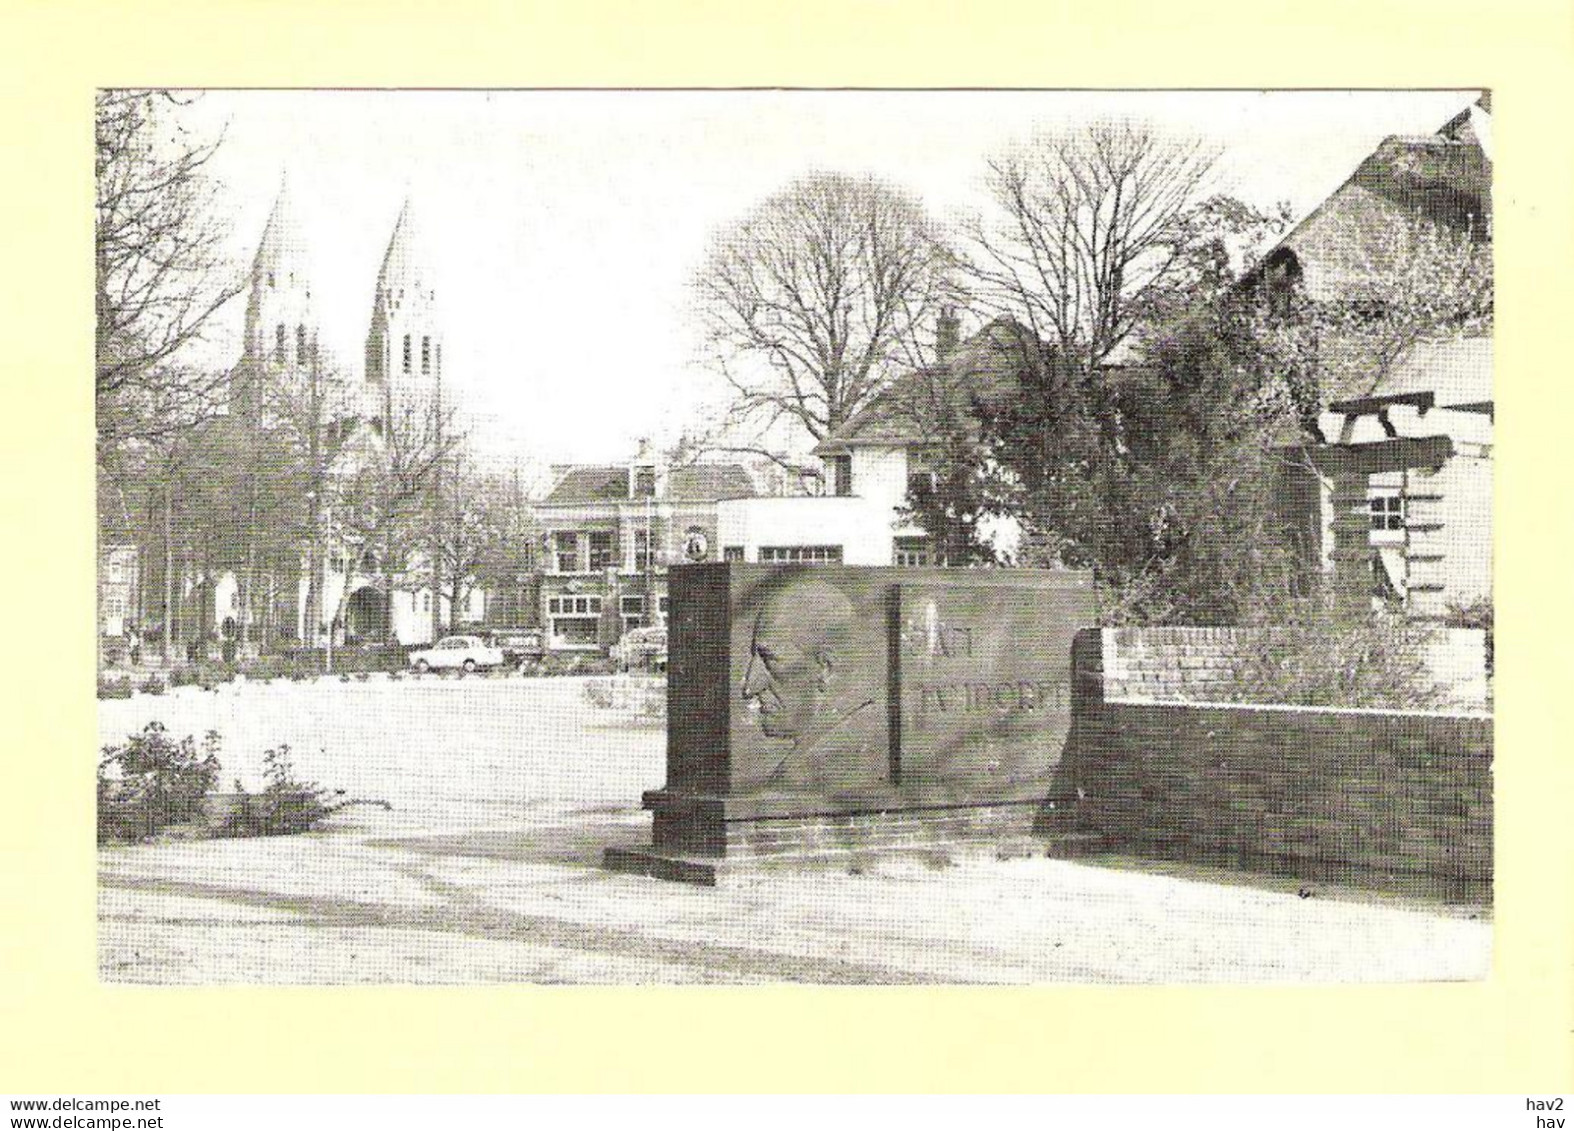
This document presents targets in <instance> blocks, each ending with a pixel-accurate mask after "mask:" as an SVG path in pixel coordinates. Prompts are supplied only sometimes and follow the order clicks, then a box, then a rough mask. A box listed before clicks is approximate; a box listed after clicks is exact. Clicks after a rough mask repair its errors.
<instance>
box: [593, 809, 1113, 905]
mask: <svg viewBox="0 0 1574 1131" xmlns="http://www.w3.org/2000/svg"><path fill="white" fill-rule="evenodd" d="M651 807H652V808H653V809H655V823H654V836H653V838H652V844H650V845H649V846H648V847H646V846H642V847H639V848H608V849H607V850H606V852H605V853H604V855H603V858H602V862H603V865H604V866H605V867H606V868H608V869H610V870H612V871H617V872H627V873H633V874H636V875H643V876H650V877H652V878H655V879H662V880H673V881H677V882H682V883H694V884H704V885H715V884H716V883H717V882H718V881H719V880H721V879H722V878H723V877H724V876H725V875H727V874H729V873H736V872H739V871H749V872H753V871H757V870H759V869H761V868H765V867H781V866H794V867H814V866H846V865H847V864H848V863H849V862H851V861H853V860H855V859H857V858H859V857H864V856H876V857H880V858H886V857H894V856H902V855H914V856H920V857H922V856H926V855H933V854H934V853H937V852H942V851H944V852H946V853H948V854H950V853H953V852H956V851H968V850H971V851H980V852H989V853H991V854H993V855H995V856H998V857H1002V858H1010V857H1021V856H1041V855H1046V854H1047V855H1051V856H1056V857H1067V858H1069V857H1074V856H1087V855H1092V854H1093V853H1096V852H1098V851H1101V850H1102V848H1103V840H1102V838H1101V837H1099V836H1098V835H1097V834H1093V833H1088V832H1082V831H1077V830H1076V829H1075V828H1074V827H1072V824H1071V822H1070V821H1069V820H1063V819H1061V818H1060V817H1059V815H1058V814H1057V812H1056V811H1055V810H1053V809H1051V808H1049V807H1048V806H1047V805H1046V804H1045V803H1044V802H1041V801H1038V802H1017V803H1009V804H998V805H972V806H961V807H949V808H936V809H908V810H897V811H877V812H865V813H834V814H808V815H781V816H747V817H739V816H729V815H728V812H727V809H728V806H727V805H726V804H725V803H724V802H723V801H721V799H715V802H714V803H703V804H696V803H695V802H694V800H693V799H688V800H687V801H686V802H685V803H684V804H681V805H676V806H670V807H669V806H664V805H662V804H661V803H660V801H659V800H658V801H657V802H656V803H655V804H653V805H651ZM745 808H746V809H748V808H751V807H745Z"/></svg>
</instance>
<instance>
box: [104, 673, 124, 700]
mask: <svg viewBox="0 0 1574 1131" xmlns="http://www.w3.org/2000/svg"><path fill="white" fill-rule="evenodd" d="M98 697H99V698H100V699H130V698H131V677H130V676H129V675H127V676H120V677H118V678H117V677H115V676H99V677H98Z"/></svg>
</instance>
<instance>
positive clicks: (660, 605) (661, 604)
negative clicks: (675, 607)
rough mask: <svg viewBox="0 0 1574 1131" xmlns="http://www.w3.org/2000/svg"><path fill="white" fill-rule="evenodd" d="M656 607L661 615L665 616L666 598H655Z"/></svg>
mask: <svg viewBox="0 0 1574 1131" xmlns="http://www.w3.org/2000/svg"><path fill="white" fill-rule="evenodd" d="M656 608H657V609H658V610H660V612H661V615H662V616H664V617H665V616H666V615H667V599H666V598H665V597H660V598H657V600H656Z"/></svg>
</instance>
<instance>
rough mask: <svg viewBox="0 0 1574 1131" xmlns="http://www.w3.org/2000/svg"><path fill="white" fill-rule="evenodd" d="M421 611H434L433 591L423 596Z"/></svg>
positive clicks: (424, 593) (426, 592)
mask: <svg viewBox="0 0 1574 1131" xmlns="http://www.w3.org/2000/svg"><path fill="white" fill-rule="evenodd" d="M421 611H422V612H423V613H429V612H431V611H432V591H431V590H430V589H428V590H426V591H425V592H423V593H422V594H421Z"/></svg>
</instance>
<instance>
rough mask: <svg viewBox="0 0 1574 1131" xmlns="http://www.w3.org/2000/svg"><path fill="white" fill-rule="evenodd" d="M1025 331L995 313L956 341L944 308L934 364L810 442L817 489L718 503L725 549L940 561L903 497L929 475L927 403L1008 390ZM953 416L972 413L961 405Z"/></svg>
mask: <svg viewBox="0 0 1574 1131" xmlns="http://www.w3.org/2000/svg"><path fill="white" fill-rule="evenodd" d="M1022 333H1023V331H1022V330H1021V328H1020V327H1018V326H1016V325H1014V324H1012V323H1009V322H1007V321H1005V320H997V321H995V322H991V323H990V324H988V325H986V326H985V327H983V328H982V329H981V330H979V332H978V333H976V334H974V335H973V336H972V337H970V338H968V339H967V340H965V341H959V340H958V321H957V318H956V315H955V313H954V312H951V311H947V312H945V313H944V314H943V315H942V317H941V320H940V325H939V327H938V332H937V334H936V343H935V352H936V355H937V356H938V358H939V360H938V361H937V362H936V364H934V365H932V366H929V367H926V368H924V369H920V370H916V371H913V372H910V373H906V374H903V375H902V376H901V377H899V378H897V379H896V380H895V381H894V382H892V384H891V385H890V386H888V387H887V388H886V389H885V390H883V391H882V392H880V393H879V394H877V395H876V396H874V397H873V398H872V399H871V400H870V402H869V403H868V404H867V405H866V406H865V407H864V408H862V409H861V410H860V411H858V412H857V413H855V414H854V415H853V416H852V418H851V419H849V420H848V421H847V422H846V423H845V424H844V425H842V426H841V427H840V428H837V429H835V430H834V431H833V432H832V433H831V434H830V435H829V436H827V437H826V438H825V439H824V440H823V441H822V442H821V443H820V444H819V445H818V446H816V447H815V449H814V455H815V456H816V457H817V458H818V459H819V460H820V462H821V464H822V465H823V468H824V474H823V476H822V477H821V479H820V480H819V481H818V482H819V485H820V487H819V490H818V493H817V494H814V495H806V496H797V497H786V498H762V499H739V500H734V501H730V502H724V503H722V504H721V506H720V507H719V508H718V524H719V532H720V535H721V541H722V553H723V556H724V557H725V558H727V559H730V560H735V561H744V562H761V563H783V562H821V563H832V564H834V563H841V564H845V565H869V566H892V565H895V566H934V565H944V564H946V563H945V562H944V560H943V557H942V555H941V554H940V552H939V550H938V548H937V547H936V546H935V544H934V541H933V539H932V538H930V536H929V535H928V533H927V532H926V531H925V530H924V529H923V528H922V527H921V526H920V525H918V524H917V523H915V522H914V520H913V517H912V515H911V514H910V513H909V512H908V503H909V500H910V499H911V498H916V497H918V496H920V495H922V494H923V493H924V492H925V491H927V490H930V489H931V488H932V487H933V485H934V482H935V476H934V466H935V461H934V456H933V452H934V437H933V434H932V432H931V430H930V425H931V424H932V416H931V410H936V409H940V408H942V407H943V408H944V409H945V410H947V411H953V410H957V409H959V408H960V407H962V406H965V405H966V404H967V403H968V401H969V399H970V398H973V397H985V398H987V397H988V396H990V395H991V393H992V392H1000V391H1004V390H1006V389H1007V388H1008V387H1009V383H1010V382H1011V381H1013V380H1014V374H1015V364H1014V362H1015V359H1016V358H1018V357H1019V356H1020V352H1019V351H1020V349H1021V343H1022ZM940 402H945V403H944V405H943V406H942V405H941V403H940ZM957 416H958V417H959V418H962V419H969V418H968V417H967V416H966V413H965V411H963V412H958V413H957Z"/></svg>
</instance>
